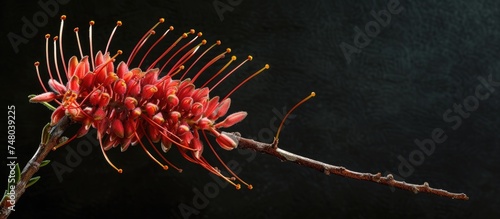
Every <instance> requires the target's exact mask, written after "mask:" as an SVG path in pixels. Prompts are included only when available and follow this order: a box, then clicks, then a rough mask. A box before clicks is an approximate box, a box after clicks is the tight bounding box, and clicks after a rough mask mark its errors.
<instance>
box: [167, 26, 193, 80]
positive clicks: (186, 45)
mask: <svg viewBox="0 0 500 219" xmlns="http://www.w3.org/2000/svg"><path fill="white" fill-rule="evenodd" d="M194 33H195V30H194V29H191V30H190V31H189V32H187V33H186V34H187V35H189V34H194ZM201 35H202V33H201V32H199V33H198V35H196V36H195V37H194V38H193V39H191V40H190V41H189V42H187V43H186V44H184V46H182V47H181V48H180V49H178V50H177V51H176V52H175V53H174V54H173V55H171V56H170V58H169V59H168V60H167V62H165V63H164V64H163V65H162V66H161V68H160V72H161V71H163V69H164V68H165V67H166V66H167V64H168V63H170V61H172V59H173V58H174V57H176V56H177V54H179V53H180V52H181V51H182V50H184V49H185V48H186V47H188V46H189V45H191V43H193V42H194V41H195V40H196V39H197V38H198V37H200V36H201ZM183 36H184V35H183ZM195 48H196V47H195ZM183 58H184V56H183V57H182V58H181V59H179V62H180V61H183ZM175 67H176V65H174V66H173V67H172V69H175ZM167 75H168V74H167Z"/></svg>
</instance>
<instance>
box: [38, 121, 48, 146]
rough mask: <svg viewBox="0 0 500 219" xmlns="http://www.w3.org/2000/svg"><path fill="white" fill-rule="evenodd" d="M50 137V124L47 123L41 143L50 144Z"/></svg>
mask: <svg viewBox="0 0 500 219" xmlns="http://www.w3.org/2000/svg"><path fill="white" fill-rule="evenodd" d="M49 137H50V123H47V125H45V126H44V127H43V129H42V137H41V139H40V142H41V143H42V144H47V142H49Z"/></svg>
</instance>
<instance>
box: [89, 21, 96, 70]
mask: <svg viewBox="0 0 500 219" xmlns="http://www.w3.org/2000/svg"><path fill="white" fill-rule="evenodd" d="M94 24H95V22H94V21H90V22H89V47H90V62H91V63H92V69H95V64H94V51H93V46H92V26H94Z"/></svg>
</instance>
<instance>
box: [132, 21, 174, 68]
mask: <svg viewBox="0 0 500 219" xmlns="http://www.w3.org/2000/svg"><path fill="white" fill-rule="evenodd" d="M173 30H174V27H173V26H170V27H169V28H168V29H167V30H166V31H165V32H164V33H163V35H161V37H160V38H158V39H157V40H156V41H155V42H154V43H153V45H151V46H150V47H149V49H148V51H147V52H146V54H144V56H142V59H141V62H139V66H137V67H138V68H140V67H141V65H142V63H143V62H144V60H145V59H146V57H147V56H148V55H149V53H150V52H151V50H153V48H154V47H156V45H157V44H158V43H160V41H161V40H162V39H163V38H165V36H166V35H167V33H168V32H170V31H173Z"/></svg>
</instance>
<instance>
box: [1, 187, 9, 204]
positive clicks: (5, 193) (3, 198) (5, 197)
mask: <svg viewBox="0 0 500 219" xmlns="http://www.w3.org/2000/svg"><path fill="white" fill-rule="evenodd" d="M7 197H9V196H8V195H7V190H5V192H4V193H3V197H2V201H0V203H3V202H4V201H5V200H6V199H7Z"/></svg>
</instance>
